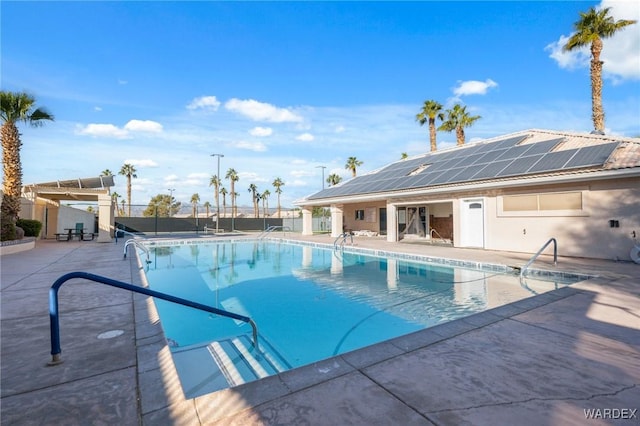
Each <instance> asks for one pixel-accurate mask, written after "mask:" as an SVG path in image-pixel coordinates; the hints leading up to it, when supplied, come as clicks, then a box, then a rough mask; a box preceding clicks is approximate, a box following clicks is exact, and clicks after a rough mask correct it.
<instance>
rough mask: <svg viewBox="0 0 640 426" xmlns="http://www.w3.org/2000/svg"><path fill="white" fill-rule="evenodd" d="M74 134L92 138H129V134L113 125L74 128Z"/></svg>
mask: <svg viewBox="0 0 640 426" xmlns="http://www.w3.org/2000/svg"><path fill="white" fill-rule="evenodd" d="M76 134H79V135H87V136H93V137H108V138H109V137H110V138H116V139H126V138H128V137H129V132H127V131H126V130H124V129H121V128H119V127H117V126H114V125H113V124H96V123H92V124H87V125H86V126H84V127H82V126H79V127H78V128H76Z"/></svg>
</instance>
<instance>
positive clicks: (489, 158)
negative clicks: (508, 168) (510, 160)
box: [473, 149, 506, 164]
mask: <svg viewBox="0 0 640 426" xmlns="http://www.w3.org/2000/svg"><path fill="white" fill-rule="evenodd" d="M505 151H506V149H497V150H494V151H489V152H487V153H486V154H483V155H482V156H481V157H480V158H478V159H477V160H476V161H474V162H473V164H487V163H492V162H494V161H496V159H497V158H498V157H499V156H501V155H502V154H504V152H505Z"/></svg>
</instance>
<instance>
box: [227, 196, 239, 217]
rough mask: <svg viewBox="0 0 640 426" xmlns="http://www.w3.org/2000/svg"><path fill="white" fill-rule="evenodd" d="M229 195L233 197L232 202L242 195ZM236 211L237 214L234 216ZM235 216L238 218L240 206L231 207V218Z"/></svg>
mask: <svg viewBox="0 0 640 426" xmlns="http://www.w3.org/2000/svg"><path fill="white" fill-rule="evenodd" d="M229 195H231V199H232V200H237V199H238V196H239V195H240V193H239V192H232V193H231V194H229ZM234 210H235V214H234ZM235 216H238V205H237V204H236V205H235V206H232V207H231V217H235Z"/></svg>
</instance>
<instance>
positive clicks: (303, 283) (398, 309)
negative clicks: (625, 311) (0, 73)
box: [145, 240, 576, 398]
mask: <svg viewBox="0 0 640 426" xmlns="http://www.w3.org/2000/svg"><path fill="white" fill-rule="evenodd" d="M147 244H149V245H148V247H149V248H150V263H149V264H148V267H147V268H146V271H145V273H146V279H147V282H148V284H149V286H150V288H152V289H153V290H157V291H161V292H165V293H168V294H171V295H174V296H178V297H182V298H185V299H189V300H193V301H197V302H199V303H202V304H205V305H209V306H213V307H216V308H219V309H224V310H227V311H230V312H234V313H237V314H241V315H245V316H248V317H251V318H252V319H253V320H254V321H255V323H256V324H257V327H258V333H259V345H258V346H259V348H258V349H257V350H256V349H255V348H254V347H253V345H252V338H251V327H250V326H249V325H247V324H246V323H243V322H240V321H235V320H233V319H230V318H227V317H223V316H218V315H213V314H209V313H206V312H202V311H197V310H194V309H191V308H186V307H183V306H180V305H176V304H172V303H169V302H165V301H162V300H155V303H156V306H157V309H158V313H159V316H160V319H161V322H162V327H163V330H164V333H165V337H166V339H167V341H168V342H169V346H170V347H171V352H172V356H173V360H174V363H175V366H176V369H177V371H178V374H179V377H180V381H181V384H182V387H183V391H184V393H185V396H186V397H187V398H193V397H196V396H199V395H203V394H205V393H209V392H213V391H216V390H220V389H224V388H228V387H232V386H235V385H238V384H241V383H244V382H248V381H252V380H256V379H260V378H263V377H266V376H269V375H272V374H277V373H278V372H281V371H285V370H289V369H291V368H295V367H299V366H303V365H307V364H310V363H313V362H316V361H319V360H322V359H326V358H329V357H332V356H335V355H339V354H342V353H345V352H348V351H351V350H355V349H359V348H362V347H364V346H368V345H371V344H374V343H378V342H381V341H384V340H388V339H391V338H394V337H397V336H401V335H405V334H408V333H411V332H414V331H418V330H422V329H425V328H428V327H431V326H433V325H436V324H440V323H444V322H447V321H451V320H454V319H457V318H462V317H465V316H468V315H471V314H474V313H478V312H482V311H485V310H487V309H491V308H494V307H497V306H502V305H504V304H507V303H511V302H513V301H516V300H520V299H523V298H526V297H530V296H532V295H534V294H538V293H543V292H546V291H549V290H552V289H555V288H558V287H559V286H562V285H566V284H569V283H571V282H572V281H576V279H573V280H561V281H559V280H557V278H556V279H555V281H544V280H539V279H535V280H534V279H527V280H526V282H524V283H523V282H521V281H520V280H519V278H518V277H516V276H514V275H513V274H512V273H509V272H508V268H506V267H500V266H499V265H482V266H476V267H475V268H467V267H460V266H451V265H447V264H442V263H425V262H418V261H417V260H418V259H419V256H400V255H392V254H387V255H385V256H384V257H383V256H379V255H375V254H376V253H374V252H371V251H366V250H360V251H359V252H353V251H347V250H345V251H341V250H338V251H336V250H333V249H332V248H331V247H326V246H321V245H308V244H301V243H285V242H282V241H265V240H236V241H222V240H216V241H215V242H211V241H207V242H203V241H202V240H177V241H162V242H161V241H157V242H152V243H147Z"/></svg>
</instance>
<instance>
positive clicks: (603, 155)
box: [564, 142, 618, 169]
mask: <svg viewBox="0 0 640 426" xmlns="http://www.w3.org/2000/svg"><path fill="white" fill-rule="evenodd" d="M617 146H618V142H613V143H607V144H603V145H596V146H589V147H585V148H580V149H579V150H578V152H577V153H576V155H574V156H573V158H572V159H571V160H569V161H568V162H567V164H565V165H564V168H566V169H570V168H575V167H588V166H601V165H603V164H604V163H605V161H607V159H608V158H609V156H610V155H611V153H612V152H613V150H614V149H616V148H617Z"/></svg>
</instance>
